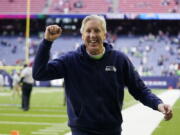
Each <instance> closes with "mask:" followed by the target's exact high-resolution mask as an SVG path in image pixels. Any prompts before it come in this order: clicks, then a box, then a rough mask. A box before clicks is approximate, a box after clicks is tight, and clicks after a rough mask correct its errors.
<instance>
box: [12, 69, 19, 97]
mask: <svg viewBox="0 0 180 135" xmlns="http://www.w3.org/2000/svg"><path fill="white" fill-rule="evenodd" d="M12 79H13V80H12V81H13V82H12V86H13V89H12V98H13V99H15V98H16V95H17V96H18V97H21V86H20V84H19V82H20V72H18V71H16V70H15V71H14V73H13V76H12Z"/></svg>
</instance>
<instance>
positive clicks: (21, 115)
mask: <svg viewBox="0 0 180 135" xmlns="http://www.w3.org/2000/svg"><path fill="white" fill-rule="evenodd" d="M161 92H163V91H162V90H161V91H157V90H156V91H153V93H156V94H158V93H161ZM63 102H64V93H63V90H62V89H61V88H34V89H33V92H32V96H31V108H30V110H29V111H28V112H24V111H22V110H21V109H20V98H18V97H16V99H12V96H11V92H10V90H8V89H7V90H1V91H0V135H9V134H10V132H11V131H12V130H18V131H19V132H20V135H64V134H65V133H66V132H69V128H68V126H67V120H68V118H67V115H66V106H64V105H63ZM136 103H137V101H135V100H134V99H133V98H132V96H130V95H129V93H128V92H127V90H126V91H125V99H124V105H123V108H127V107H129V106H131V105H133V104H136ZM177 108H178V107H177ZM177 108H176V107H174V109H177ZM175 114H178V113H175ZM175 117H178V115H175ZM174 119H175V118H174ZM178 122H179V124H178V125H180V120H179V119H177V121H175V124H176V123H178ZM162 125H163V124H162ZM176 125H177V124H176ZM168 126H169V124H168ZM160 127H163V126H160ZM158 129H159V128H158ZM162 129H163V128H162ZM166 129H167V130H173V126H172V129H169V128H166ZM161 132H162V131H157V134H155V135H161V134H162V133H161ZM155 133H156V132H155ZM163 135H164V133H163ZM173 135H176V134H173Z"/></svg>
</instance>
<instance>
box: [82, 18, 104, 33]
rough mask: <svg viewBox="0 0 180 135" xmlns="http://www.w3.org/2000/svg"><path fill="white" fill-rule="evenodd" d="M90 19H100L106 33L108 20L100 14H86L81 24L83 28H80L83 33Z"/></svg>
mask: <svg viewBox="0 0 180 135" xmlns="http://www.w3.org/2000/svg"><path fill="white" fill-rule="evenodd" d="M90 20H99V21H100V23H101V25H102V29H103V30H104V33H107V29H106V21H105V19H104V17H103V16H99V15H89V16H86V17H85V18H84V19H83V21H82V25H81V28H80V32H81V34H82V33H83V31H84V27H85V24H86V23H87V22H88V21H90Z"/></svg>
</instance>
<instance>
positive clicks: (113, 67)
mask: <svg viewBox="0 0 180 135" xmlns="http://www.w3.org/2000/svg"><path fill="white" fill-rule="evenodd" d="M105 71H107V72H116V71H117V69H116V67H115V66H106V68H105Z"/></svg>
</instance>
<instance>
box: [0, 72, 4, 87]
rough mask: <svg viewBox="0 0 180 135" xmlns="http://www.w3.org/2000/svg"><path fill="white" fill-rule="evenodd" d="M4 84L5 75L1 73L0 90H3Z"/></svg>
mask: <svg viewBox="0 0 180 135" xmlns="http://www.w3.org/2000/svg"><path fill="white" fill-rule="evenodd" d="M3 86H4V77H3V75H2V74H1V73H0V90H3Z"/></svg>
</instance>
